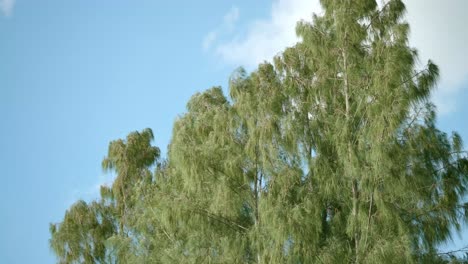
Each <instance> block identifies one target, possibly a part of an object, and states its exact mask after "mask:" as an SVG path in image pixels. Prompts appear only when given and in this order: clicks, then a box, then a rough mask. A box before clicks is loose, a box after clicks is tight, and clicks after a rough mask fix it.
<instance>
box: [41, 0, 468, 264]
mask: <svg viewBox="0 0 468 264" xmlns="http://www.w3.org/2000/svg"><path fill="white" fill-rule="evenodd" d="M321 4H322V7H323V9H324V14H323V15H322V16H317V15H314V16H313V21H312V22H304V21H301V22H299V23H298V24H297V27H296V32H297V35H298V36H299V37H301V39H302V40H301V41H300V42H299V43H297V44H296V45H295V46H293V47H289V48H287V49H286V50H284V51H283V52H282V53H280V54H279V55H277V56H276V57H275V58H274V62H273V63H268V62H265V63H262V64H260V65H259V66H258V68H257V69H256V70H255V71H253V72H251V73H247V72H246V71H245V70H243V69H239V70H237V71H235V72H234V73H233V74H232V76H231V78H230V81H229V96H226V95H224V93H223V90H222V88H221V87H213V88H211V89H208V90H206V91H205V92H202V93H197V94H195V95H194V96H193V97H192V98H191V99H190V101H189V102H188V104H187V112H186V113H185V114H183V115H182V116H180V117H179V118H178V119H177V120H176V121H175V124H174V128H173V135H172V140H171V143H170V145H169V148H168V155H167V158H166V159H164V160H163V159H160V150H159V148H157V147H154V146H152V145H151V140H152V139H153V133H152V131H151V130H150V129H145V130H143V131H142V132H133V133H130V134H129V135H128V137H127V138H126V140H116V141H113V142H111V143H110V146H109V151H108V154H107V157H106V158H105V159H104V161H103V163H102V166H103V168H104V169H105V170H114V171H115V172H116V174H117V177H116V179H115V181H114V182H113V184H112V186H109V187H106V186H103V187H102V189H101V198H100V199H99V200H97V201H93V202H91V203H86V202H84V201H78V202H77V203H76V204H74V205H73V206H72V207H71V208H70V209H69V210H68V211H67V212H66V213H65V217H64V219H63V221H62V222H61V223H58V224H51V226H50V231H51V235H52V238H51V240H50V244H51V247H52V249H53V251H54V252H55V254H56V255H57V259H58V261H59V262H60V263H295V264H296V263H297V264H298V263H460V262H463V260H462V259H458V258H457V257H455V255H454V254H453V253H450V252H448V253H447V254H442V253H440V252H438V246H440V245H441V244H442V243H444V242H446V241H448V240H450V239H451V236H452V235H453V232H454V231H455V232H456V231H460V228H461V226H462V224H463V223H464V222H466V220H467V219H468V210H467V209H468V206H467V204H465V203H464V197H465V195H466V192H467V187H468V181H467V180H468V159H467V155H466V151H464V149H463V144H462V139H461V138H460V136H459V135H458V134H457V133H452V134H447V133H445V132H443V131H440V130H439V129H438V128H437V127H436V123H435V121H436V109H435V106H434V105H433V104H432V103H431V102H430V94H431V91H432V90H433V89H434V85H435V83H436V82H437V79H438V77H439V76H438V75H439V71H438V68H437V66H436V65H435V64H433V63H432V62H431V61H429V62H428V63H427V64H426V65H425V66H424V67H422V68H418V66H417V61H418V57H417V51H416V50H415V49H413V48H411V47H410V46H409V45H408V34H409V25H408V24H407V23H406V22H405V21H404V12H405V6H404V4H403V3H402V2H401V1H400V0H389V1H386V2H385V3H384V4H383V5H381V6H379V5H377V3H376V1H375V0H353V1H349V0H321Z"/></svg>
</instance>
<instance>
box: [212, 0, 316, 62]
mask: <svg viewBox="0 0 468 264" xmlns="http://www.w3.org/2000/svg"><path fill="white" fill-rule="evenodd" d="M314 12H315V13H320V12H321V7H320V4H319V1H318V0H276V1H274V2H273V5H272V7H271V13H270V16H269V17H268V18H266V19H258V20H255V21H252V22H251V23H250V24H249V27H248V28H247V30H246V32H247V33H246V34H245V35H244V36H240V35H239V34H236V32H234V34H232V36H231V38H230V39H228V40H227V41H224V42H223V43H220V44H219V45H217V46H216V47H214V49H213V52H214V53H215V54H216V55H217V56H219V57H220V58H221V59H222V60H224V61H225V62H227V63H229V64H232V65H242V66H244V67H247V68H249V69H250V68H254V67H255V66H256V65H257V64H258V63H260V62H262V61H264V60H270V59H272V58H273V56H275V55H276V54H277V53H278V52H280V51H281V50H283V49H284V48H285V47H287V46H291V45H294V43H296V42H297V41H298V40H299V39H298V38H297V36H296V33H295V26H296V23H297V21H299V20H308V21H310V20H311V18H312V14H313V13H314Z"/></svg>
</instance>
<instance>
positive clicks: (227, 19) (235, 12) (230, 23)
mask: <svg viewBox="0 0 468 264" xmlns="http://www.w3.org/2000/svg"><path fill="white" fill-rule="evenodd" d="M238 19H239V8H237V7H235V6H233V7H232V8H231V10H229V12H228V13H227V14H226V15H224V24H225V25H226V26H227V27H228V28H230V29H233V28H234V26H235V24H236V22H237V20H238Z"/></svg>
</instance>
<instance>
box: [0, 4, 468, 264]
mask: <svg viewBox="0 0 468 264" xmlns="http://www.w3.org/2000/svg"><path fill="white" fill-rule="evenodd" d="M428 2H431V3H429V4H428ZM437 2H439V3H437ZM440 2H443V3H442V4H444V5H443V6H440V5H441V4H440ZM425 3H426V4H425ZM466 3H467V2H466V1H464V0H448V1H438V0H429V1H423V0H413V1H411V3H408V10H409V17H408V19H409V20H410V22H411V23H414V27H413V32H414V34H413V36H412V39H411V41H412V43H413V44H414V45H415V46H416V47H417V48H420V49H421V57H422V61H424V60H425V58H434V60H435V62H436V63H438V64H439V66H440V67H441V70H442V75H443V76H444V77H443V78H442V80H441V82H440V85H439V90H438V92H436V93H435V94H434V100H435V101H436V103H437V105H438V106H439V109H440V110H441V115H440V117H439V124H440V126H441V127H442V128H443V129H444V130H445V131H451V130H457V131H458V132H460V134H461V135H462V138H463V139H464V140H465V141H467V142H468V125H467V122H466V121H465V120H466V116H467V115H468V106H467V105H466V104H465V103H464V102H466V101H468V67H467V65H466V64H467V63H466V62H465V60H466V59H468V58H467V57H466V56H467V55H466V54H468V50H467V49H468V48H467V47H466V45H465V44H463V43H466V42H464V41H468V31H467V29H466V28H464V27H463V25H466V24H468V23H467V22H468V21H467V20H468V19H467V18H466V17H465V16H464V14H462V11H463V10H467V7H468V6H467V4H466ZM313 11H315V12H320V10H319V9H318V5H317V1H316V0H312V1H310V0H289V1H287V0H273V1H272V0H259V1H247V0H243V1H234V0H229V1H214V0H212V1H208V0H199V1H176V0H173V1H149V0H138V1H136V0H135V1H119V0H114V1H92V0H80V1H78V0H75V1H63V0H40V1H32V0H29V1H28V0H17V1H14V0H0V118H1V120H2V122H1V127H0V168H1V169H2V172H1V176H0V177H1V178H0V179H1V181H2V183H3V184H2V186H3V190H2V191H1V192H0V212H2V213H1V217H0V233H1V234H2V235H1V236H0V263H7V264H8V263H53V262H54V257H53V255H52V254H51V252H50V250H49V246H48V239H49V233H48V225H49V223H50V222H58V221H60V220H61V219H62V217H63V214H64V212H65V210H66V209H67V208H68V207H69V206H70V205H71V204H72V203H73V202H74V201H76V200H77V199H80V198H82V199H86V200H89V199H92V198H93V197H95V196H96V194H97V187H98V186H99V184H103V183H106V182H109V181H110V180H111V179H112V175H104V174H103V172H102V170H101V167H100V164H101V160H102V158H103V157H104V155H105V154H106V152H107V146H108V143H109V141H111V140H113V139H117V138H121V137H125V136H126V134H128V133H129V132H131V131H134V130H141V129H143V128H146V127H150V128H152V129H153V131H154V134H155V138H156V139H155V144H156V145H157V146H159V147H160V148H161V149H162V150H163V151H165V150H166V146H167V144H168V143H169V140H170V136H171V130H172V124H173V121H174V119H175V118H176V117H177V115H179V114H181V113H183V112H184V110H185V104H186V102H187V101H188V99H189V98H190V96H191V95H193V94H194V93H195V92H197V91H202V90H204V89H207V88H209V87H211V86H214V85H223V86H224V87H226V84H227V79H228V77H229V75H230V73H231V72H232V71H233V70H234V69H235V68H236V67H237V66H240V65H243V66H245V67H247V69H253V68H254V66H255V65H256V64H257V63H258V62H260V61H262V60H264V59H270V58H271V57H272V56H273V55H275V54H276V53H277V52H279V51H281V50H282V49H283V48H284V47H285V46H288V45H292V44H293V43H294V42H295V41H297V39H296V38H295V36H294V23H295V21H297V20H298V19H300V18H305V19H308V18H309V17H310V14H311V13H312V12H313ZM449 15H450V16H449ZM441 22H444V23H443V24H442V23H441ZM465 242H466V241H465ZM462 244H467V243H463V241H457V242H456V245H462Z"/></svg>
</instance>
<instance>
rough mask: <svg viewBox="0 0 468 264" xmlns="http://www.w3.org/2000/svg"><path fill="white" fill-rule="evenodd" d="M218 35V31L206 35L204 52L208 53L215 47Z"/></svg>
mask: <svg viewBox="0 0 468 264" xmlns="http://www.w3.org/2000/svg"><path fill="white" fill-rule="evenodd" d="M217 36H218V34H217V32H216V31H211V32H210V33H208V34H206V36H205V37H204V38H203V43H202V46H203V50H204V51H207V50H209V49H210V48H211V46H212V45H213V42H215V41H216V38H217Z"/></svg>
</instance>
